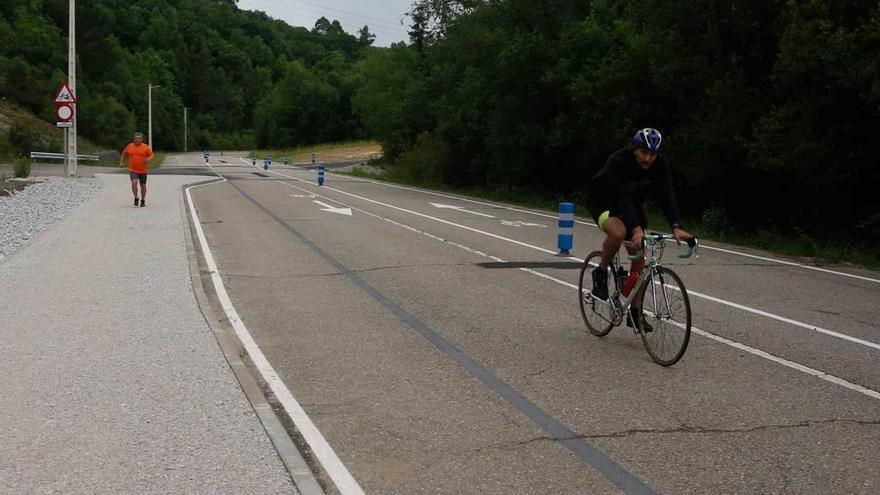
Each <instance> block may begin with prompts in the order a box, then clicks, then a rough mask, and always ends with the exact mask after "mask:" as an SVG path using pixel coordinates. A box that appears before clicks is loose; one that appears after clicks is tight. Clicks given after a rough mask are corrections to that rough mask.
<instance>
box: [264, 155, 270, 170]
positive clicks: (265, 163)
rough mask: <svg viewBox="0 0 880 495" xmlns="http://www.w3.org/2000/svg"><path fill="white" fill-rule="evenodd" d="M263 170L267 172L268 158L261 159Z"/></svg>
mask: <svg viewBox="0 0 880 495" xmlns="http://www.w3.org/2000/svg"><path fill="white" fill-rule="evenodd" d="M263 170H269V157H268V156H267V157H266V158H263Z"/></svg>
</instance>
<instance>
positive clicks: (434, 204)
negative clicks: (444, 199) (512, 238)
mask: <svg viewBox="0 0 880 495" xmlns="http://www.w3.org/2000/svg"><path fill="white" fill-rule="evenodd" d="M431 206H433V207H434V208H440V209H441V210H443V209H445V210H456V211H460V212H462V213H470V214H471V215H479V216H481V217H486V218H495V217H494V216H492V215H487V214H485V213H480V212H478V211H470V210H466V209H464V207H463V206H453V205H444V204H441V203H431Z"/></svg>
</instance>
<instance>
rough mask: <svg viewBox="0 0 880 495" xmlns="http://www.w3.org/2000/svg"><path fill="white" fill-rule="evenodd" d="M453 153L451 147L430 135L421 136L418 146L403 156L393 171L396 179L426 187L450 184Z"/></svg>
mask: <svg viewBox="0 0 880 495" xmlns="http://www.w3.org/2000/svg"><path fill="white" fill-rule="evenodd" d="M450 162H451V151H450V150H449V146H448V145H447V144H446V143H444V142H443V141H441V140H440V139H437V138H436V137H434V136H431V135H428V134H422V135H421V136H419V139H418V142H417V143H416V145H415V146H414V147H413V148H412V149H411V150H409V151H407V152H406V153H404V154H403V155H401V156H400V157H399V158H398V159H397V161H396V162H395V163H394V166H393V167H392V169H391V175H392V177H394V178H397V179H399V180H403V181H405V182H412V183H416V184H424V185H437V184H443V183H450V182H452V181H450V180H449V177H448V169H449V164H450Z"/></svg>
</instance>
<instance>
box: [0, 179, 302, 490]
mask: <svg viewBox="0 0 880 495" xmlns="http://www.w3.org/2000/svg"><path fill="white" fill-rule="evenodd" d="M97 177H98V178H99V179H100V180H101V181H103V182H104V183H105V187H104V189H103V190H102V191H101V192H99V193H98V194H97V195H96V197H95V198H93V199H92V200H91V201H89V202H88V203H86V204H84V205H82V206H80V207H79V208H78V209H77V210H76V211H75V212H73V213H72V214H71V215H70V216H68V217H67V218H66V219H65V220H64V221H63V222H61V223H60V224H58V225H56V226H55V227H53V228H52V229H50V230H48V231H45V232H43V233H41V234H40V235H39V236H37V238H36V239H34V240H33V241H31V243H30V244H29V245H26V246H25V247H23V248H22V249H20V250H19V251H18V252H16V253H14V254H13V255H12V256H11V257H9V258H8V259H6V260H4V261H2V262H0V376H2V380H0V390H2V396H3V400H2V401H0V424H2V425H3V428H2V430H0V445H2V449H0V480H2V483H0V492H2V493H10V494H12V493H15V494H20V493H48V492H60V493H296V488H295V486H294V484H293V483H292V481H291V478H290V476H289V474H288V472H287V470H286V469H285V466H284V465H283V464H282V462H281V460H280V458H279V456H278V454H277V453H276V451H275V449H274V448H273V445H272V443H271V442H270V439H269V437H268V436H267V434H266V432H265V430H264V428H263V426H262V424H261V423H260V421H259V419H258V417H257V415H256V414H255V412H254V409H253V408H252V407H251V404H250V403H249V402H248V400H247V398H246V397H245V395H244V393H243V392H242V389H241V386H240V385H239V382H238V381H237V380H236V377H235V375H234V374H233V372H232V371H231V369H230V366H229V363H227V361H226V359H225V357H224V354H223V352H222V351H221V349H220V347H219V346H218V342H217V340H216V338H215V336H214V334H213V333H212V329H211V327H210V326H209V325H208V323H207V322H206V320H205V317H204V316H203V314H202V312H201V311H200V310H199V307H198V304H197V302H196V297H195V295H194V290H193V283H192V280H191V278H190V266H189V262H190V260H189V259H188V257H187V246H186V236H185V235H184V234H185V230H184V229H185V227H184V225H185V224H184V223H183V221H184V216H183V214H182V212H183V198H182V190H181V186H182V185H183V184H186V183H191V182H194V181H196V180H203V179H206V178H210V177H201V178H199V177H182V176H174V177H170V176H160V175H153V176H151V177H150V182H149V186H150V192H149V196H148V198H147V199H148V201H147V203H148V206H147V207H146V208H134V207H133V206H132V198H131V192H130V189H129V182H128V178H127V177H125V176H124V175H98V176H97Z"/></svg>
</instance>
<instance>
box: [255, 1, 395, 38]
mask: <svg viewBox="0 0 880 495" xmlns="http://www.w3.org/2000/svg"><path fill="white" fill-rule="evenodd" d="M260 3H269V4H272V5H274V6H276V7H275V8H276V9H277V10H279V11H281V12H284V13H287V14H301V13H302V12H303V11H305V12H308V13H310V14H313V15H319V16H323V17H327V16H328V15H327V14H328V13H327V12H326V11H327V10H332V11H335V12H340V13H343V14H345V15H330V16H329V17H334V18H337V17H338V18H339V19H340V20H343V21H346V22H349V23H352V24H360V23H362V22H363V23H365V24H366V25H368V26H370V24H372V26H370V29H371V30H375V31H383V32H385V33H387V34H398V35H404V36H405V35H407V34H408V33H407V32H406V31H404V27H403V26H402V25H399V24H395V23H393V22H389V21H383V20H381V19H377V18H375V17H369V16H364V15H361V14H357V13H354V12H349V11H345V10H340V9H332V8H330V7H322V6H319V5H315V4H311V3H308V2H300V3H303V4H305V5H311V6H316V7H317V8H319V9H322V10H315V9H312V8H308V7H298V8H292V7H291V6H290V5H289V4H287V3H285V2H278V1H274V0H261V1H260ZM239 5H240V6H241V5H244V6H245V7H250V8H253V9H255V10H263V9H265V6H262V5H258V4H255V2H254V1H248V0H241V1H239ZM374 22H380V23H382V24H380V25H378V26H377V25H376V24H374Z"/></svg>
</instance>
